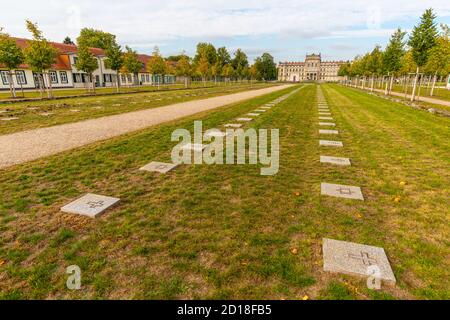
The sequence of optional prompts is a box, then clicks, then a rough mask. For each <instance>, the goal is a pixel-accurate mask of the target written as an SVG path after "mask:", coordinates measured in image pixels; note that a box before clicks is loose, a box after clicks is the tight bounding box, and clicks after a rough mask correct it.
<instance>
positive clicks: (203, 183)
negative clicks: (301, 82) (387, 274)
mask: <svg viewBox="0 0 450 320" xmlns="http://www.w3.org/2000/svg"><path fill="white" fill-rule="evenodd" d="M294 89H295V88H289V89H286V90H283V91H280V92H276V93H272V94H269V95H265V96H262V97H258V98H255V99H252V100H248V101H246V102H241V103H237V104H233V105H229V106H226V107H222V108H218V109H215V110H214V111H212V112H211V111H210V112H208V113H202V114H197V115H195V116H192V117H188V118H184V119H181V120H177V121H174V122H171V123H167V124H164V125H159V126H155V127H152V128H148V129H146V130H143V131H140V132H137V133H134V134H129V135H127V136H123V137H120V138H116V139H113V140H109V141H106V142H102V143H96V144H93V145H91V146H88V147H84V148H80V149H77V150H75V151H72V152H66V153H63V154H60V155H56V156H52V157H49V158H46V159H42V160H38V161H34V162H30V163H27V164H24V165H19V166H16V167H12V168H9V169H7V170H3V171H0V199H2V201H1V202H0V219H1V220H0V221H1V222H0V229H1V233H2V237H1V239H0V241H1V242H0V259H1V261H0V264H1V265H0V279H2V285H1V286H0V298H2V299H7V298H23V299H26V298H50V299H58V298H71V299H81V298H98V299H111V298H137V299H156V298H160V299H179V298H187V299H190V298H222V299H240V298H242V299H258V298H260V299H269V298H270V299H282V298H285V299H301V298H302V297H304V296H305V295H307V296H308V297H310V298H311V299H396V298H424V299H431V298H439V299H449V298H450V297H449V291H448V288H449V282H448V279H450V277H449V271H448V270H449V267H450V266H449V260H448V256H449V253H450V252H449V246H448V244H449V239H448V235H449V231H450V230H449V223H448V218H449V213H450V212H449V208H448V199H449V196H450V194H449V193H450V192H449V191H450V190H449V188H450V187H449V186H450V177H449V171H448V168H449V164H450V163H449V162H450V159H449V157H448V155H449V151H450V144H449V141H450V132H449V130H448V128H449V125H450V120H449V119H446V118H443V117H437V116H434V115H432V114H428V113H426V112H421V111H417V110H414V109H411V108H409V107H406V106H403V105H400V104H396V103H392V102H389V101H386V100H383V99H381V98H377V97H375V96H371V95H368V94H366V93H364V92H361V91H358V90H353V89H351V88H346V87H342V86H338V85H322V89H323V91H324V93H325V96H326V97H327V99H328V102H329V105H330V109H331V112H332V114H333V117H334V118H335V122H336V124H337V129H338V130H339V131H340V132H341V134H340V136H339V139H336V140H342V141H343V143H344V148H342V149H335V148H330V149H329V148H324V147H319V146H318V140H319V134H318V129H319V128H318V113H317V105H316V103H315V101H316V91H317V86H316V85H305V86H304V87H303V88H302V89H301V90H300V91H298V92H297V93H296V94H294V95H292V96H290V97H289V98H288V99H287V100H285V101H284V102H282V103H280V104H279V105H277V106H275V107H274V108H272V109H271V110H269V111H267V112H265V113H264V114H262V115H261V116H259V117H257V118H255V120H254V121H252V122H250V123H248V124H246V127H254V128H278V129H280V146H281V150H280V171H279V172H278V174H277V175H274V176H261V175H260V174H259V168H260V166H259V165H189V166H188V165H183V166H180V167H178V168H176V169H175V170H174V171H172V172H170V173H168V174H166V175H157V174H152V173H148V172H142V171H139V170H138V168H139V167H141V166H142V165H144V164H146V163H148V162H150V161H166V162H168V161H170V152H171V148H172V147H173V146H174V145H175V143H174V142H171V141H170V135H171V133H172V131H173V130H174V129H176V128H187V129H190V130H192V128H193V121H194V120H199V119H201V120H203V126H204V129H207V128H212V127H219V126H220V125H223V124H225V123H230V122H233V119H234V118H236V117H238V116H243V115H244V114H246V113H248V112H250V111H252V110H255V109H256V108H257V107H259V106H261V105H262V104H263V103H267V102H269V101H271V100H273V99H274V98H276V97H279V96H281V95H283V94H284V93H287V92H290V91H292V90H294ZM320 155H335V156H345V157H349V158H351V160H352V166H351V167H335V166H332V165H324V164H320V163H319V156H320ZM401 181H404V182H406V185H405V186H401V185H400V182H401ZM320 182H333V183H342V184H349V185H357V186H361V188H362V192H363V194H364V196H365V198H366V201H364V202H362V201H355V200H345V199H341V198H331V197H324V196H320ZM86 192H94V193H98V194H104V195H109V196H114V197H119V198H121V199H122V203H121V204H119V205H118V206H117V207H115V208H114V209H112V210H109V211H107V212H106V213H105V214H104V215H103V216H101V217H100V218H98V219H96V220H91V219H89V218H85V217H81V216H74V215H69V214H63V213H60V212H59V208H60V207H61V206H62V205H64V204H66V203H68V202H70V201H72V200H74V199H75V198H77V197H79V196H81V195H83V194H84V193H86ZM395 197H400V201H398V202H395V201H393V199H394V198H395ZM324 237H327V238H333V239H340V240H346V241H353V242H359V243H364V244H368V245H376V246H381V247H383V248H384V249H385V250H386V253H387V255H388V258H389V260H390V262H391V265H392V267H393V271H394V274H395V276H396V278H397V285H396V286H383V287H382V290H381V291H372V290H369V289H367V287H366V280H365V279H363V278H358V277H352V276H345V275H341V274H330V273H325V272H323V271H322V254H321V241H322V238H324ZM293 249H296V250H293ZM72 264H76V265H78V266H80V268H81V270H82V289H81V290H78V291H70V290H67V289H66V287H65V283H66V279H67V275H66V274H65V269H66V267H67V266H69V265H72Z"/></svg>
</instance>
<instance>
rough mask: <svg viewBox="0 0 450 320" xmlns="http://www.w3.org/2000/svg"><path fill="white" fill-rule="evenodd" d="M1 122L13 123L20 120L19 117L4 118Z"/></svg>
mask: <svg viewBox="0 0 450 320" xmlns="http://www.w3.org/2000/svg"><path fill="white" fill-rule="evenodd" d="M0 120H1V121H13V120H19V118H17V117H9V118H2V119H0Z"/></svg>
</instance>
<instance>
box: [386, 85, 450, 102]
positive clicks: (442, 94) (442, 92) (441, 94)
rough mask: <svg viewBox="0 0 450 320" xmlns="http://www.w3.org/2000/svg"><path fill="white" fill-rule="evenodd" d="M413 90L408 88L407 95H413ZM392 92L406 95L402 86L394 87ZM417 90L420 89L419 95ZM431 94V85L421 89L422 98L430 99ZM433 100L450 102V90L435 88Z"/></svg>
mask: <svg viewBox="0 0 450 320" xmlns="http://www.w3.org/2000/svg"><path fill="white" fill-rule="evenodd" d="M412 89H413V87H412V86H408V87H407V88H406V91H407V93H408V94H411V93H412ZM392 90H393V91H396V92H400V93H405V88H404V87H403V86H401V85H394V86H393V87H392ZM417 90H418V88H417V89H416V94H418V92H417ZM430 93H431V85H430V87H428V88H427V87H426V86H422V87H421V88H420V96H421V97H430ZM431 98H436V99H442V100H446V101H450V90H447V89H443V88H434V92H433V96H432V97H431Z"/></svg>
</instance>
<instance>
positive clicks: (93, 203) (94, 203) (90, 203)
mask: <svg viewBox="0 0 450 320" xmlns="http://www.w3.org/2000/svg"><path fill="white" fill-rule="evenodd" d="M87 204H88V206H89V208H91V209H94V208H97V207H103V206H104V204H105V202H104V201H103V200H99V201H88V202H87Z"/></svg>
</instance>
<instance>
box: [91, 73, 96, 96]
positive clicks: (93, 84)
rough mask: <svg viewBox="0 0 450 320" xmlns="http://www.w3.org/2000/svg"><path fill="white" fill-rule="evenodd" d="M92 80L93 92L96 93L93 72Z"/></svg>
mask: <svg viewBox="0 0 450 320" xmlns="http://www.w3.org/2000/svg"><path fill="white" fill-rule="evenodd" d="M91 81H92V92H93V93H94V94H95V81H94V75H93V74H92V73H91Z"/></svg>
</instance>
